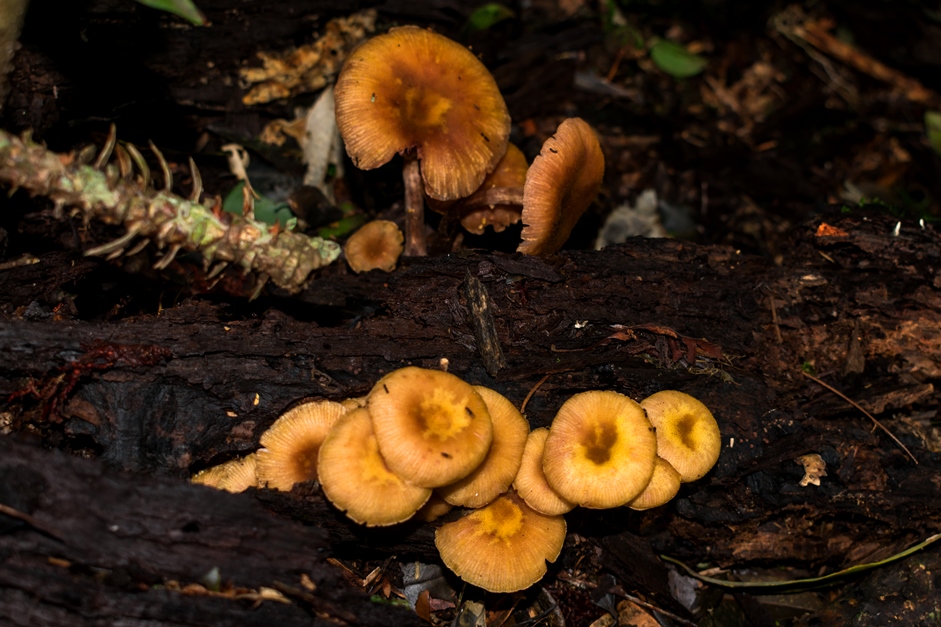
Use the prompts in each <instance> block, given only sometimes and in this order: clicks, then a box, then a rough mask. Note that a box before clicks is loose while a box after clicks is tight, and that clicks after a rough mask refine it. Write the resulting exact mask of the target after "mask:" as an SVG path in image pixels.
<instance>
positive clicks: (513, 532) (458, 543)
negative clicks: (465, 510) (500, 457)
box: [435, 492, 566, 592]
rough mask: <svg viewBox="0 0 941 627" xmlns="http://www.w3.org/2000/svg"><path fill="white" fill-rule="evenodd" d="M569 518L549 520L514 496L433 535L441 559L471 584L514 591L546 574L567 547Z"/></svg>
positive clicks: (499, 499)
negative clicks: (548, 567)
mask: <svg viewBox="0 0 941 627" xmlns="http://www.w3.org/2000/svg"><path fill="white" fill-rule="evenodd" d="M565 531H566V527H565V519H564V518H562V516H546V515H545V514H540V513H539V512H537V511H535V510H534V509H532V508H530V507H529V506H528V505H526V503H525V502H524V501H523V499H521V498H520V497H519V496H518V495H516V494H514V493H512V492H510V493H508V494H504V495H503V496H501V497H499V498H498V499H496V500H495V501H493V502H492V503H490V505H488V506H487V507H484V508H483V509H478V510H474V511H472V512H471V513H470V514H467V515H466V516H464V517H463V518H460V519H458V520H456V521H454V522H450V523H446V524H444V525H442V526H441V527H439V528H438V530H437V531H436V532H435V546H437V547H438V552H439V553H440V554H441V560H442V561H443V562H444V564H445V566H447V567H448V568H450V569H451V570H452V571H454V572H455V574H457V576H458V577H460V578H461V579H463V580H464V581H466V582H467V583H470V584H473V585H475V586H479V587H481V588H483V589H484V590H489V591H490V592H516V591H517V590H522V589H524V588H528V587H529V586H531V585H533V584H534V583H536V582H537V581H539V580H540V579H542V576H543V575H545V574H546V562H547V561H549V562H554V561H555V560H556V559H557V558H558V557H559V553H561V552H562V544H563V543H564V542H565Z"/></svg>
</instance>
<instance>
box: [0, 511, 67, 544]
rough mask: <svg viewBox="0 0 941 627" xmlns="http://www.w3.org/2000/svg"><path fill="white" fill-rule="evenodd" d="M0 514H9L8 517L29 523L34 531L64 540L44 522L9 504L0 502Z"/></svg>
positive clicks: (60, 540)
mask: <svg viewBox="0 0 941 627" xmlns="http://www.w3.org/2000/svg"><path fill="white" fill-rule="evenodd" d="M0 514H4V515H6V516H9V517H10V518H15V519H17V520H20V521H22V522H25V523H26V524H27V525H29V526H30V527H32V528H33V529H35V530H36V531H39V532H40V533H42V534H43V535H47V536H49V537H50V538H52V539H54V540H58V541H59V542H65V540H63V539H62V536H61V535H60V534H59V533H58V532H57V531H55V530H54V529H52V528H51V527H49V526H47V525H46V524H45V523H42V522H40V521H38V520H36V519H35V518H33V517H32V516H30V515H29V514H25V513H23V512H21V511H20V510H18V509H13V508H12V507H10V506H9V505H4V504H2V503H0Z"/></svg>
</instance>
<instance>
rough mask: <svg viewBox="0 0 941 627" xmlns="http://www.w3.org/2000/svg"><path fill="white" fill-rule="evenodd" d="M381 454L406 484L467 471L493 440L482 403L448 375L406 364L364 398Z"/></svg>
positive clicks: (445, 479) (432, 484) (433, 483)
mask: <svg viewBox="0 0 941 627" xmlns="http://www.w3.org/2000/svg"><path fill="white" fill-rule="evenodd" d="M366 407H367V409H368V410H369V414H370V415H371V416H372V422H373V429H375V432H376V441H377V442H378V444H379V450H380V452H381V453H382V457H383V458H384V459H385V460H386V464H388V466H389V468H390V469H391V470H392V472H394V473H395V474H397V475H399V476H400V477H402V478H403V479H405V480H406V481H408V482H409V483H412V484H414V485H417V486H422V487H425V488H437V487H440V486H444V485H448V484H449V483H454V482H455V481H457V480H459V479H463V478H464V477H466V476H467V475H469V474H470V473H471V472H472V471H473V470H474V469H475V468H477V466H479V465H480V464H481V462H483V460H484V458H485V457H486V456H487V451H488V450H489V449H490V443H491V441H492V439H493V425H492V423H491V420H490V412H489V411H488V410H487V405H486V403H484V400H483V399H482V398H481V397H480V394H478V393H477V392H475V391H474V388H472V387H471V385H470V384H469V383H465V382H464V381H462V380H461V379H459V378H458V377H455V376H454V375H453V374H448V373H447V372H442V371H440V370H426V369H424V368H416V367H414V366H408V367H405V368H400V369H399V370H396V371H394V372H391V373H389V374H387V375H386V376H384V377H383V378H381V379H379V381H378V382H377V383H376V385H375V386H374V387H373V389H372V391H371V392H370V393H369V395H368V396H367V398H366Z"/></svg>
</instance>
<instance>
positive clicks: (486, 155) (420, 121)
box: [334, 26, 510, 200]
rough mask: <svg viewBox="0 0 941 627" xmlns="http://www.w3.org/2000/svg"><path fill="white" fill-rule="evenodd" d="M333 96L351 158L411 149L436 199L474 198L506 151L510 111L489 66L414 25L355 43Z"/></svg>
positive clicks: (374, 159)
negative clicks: (474, 194) (471, 195)
mask: <svg viewBox="0 0 941 627" xmlns="http://www.w3.org/2000/svg"><path fill="white" fill-rule="evenodd" d="M334 97H335V99H336V116H337V126H338V127H339V129H340V134H341V135H342V136H343V141H344V142H345V143H346V151H347V153H348V154H349V155H350V158H351V159H352V160H353V163H354V164H355V165H356V166H357V167H359V168H362V169H364V170H370V169H373V168H377V167H379V166H380V165H382V164H384V163H386V162H388V161H389V160H390V159H391V158H392V157H393V156H394V155H395V154H396V153H403V152H405V151H409V150H413V149H414V150H415V152H416V154H417V157H418V158H419V159H420V160H421V174H422V178H423V179H424V181H425V192H426V193H427V194H428V195H429V196H431V197H432V198H437V199H439V200H453V199H456V198H462V197H464V196H469V195H470V194H471V193H473V192H474V190H475V189H477V188H478V187H480V184H481V182H482V181H483V180H484V177H485V176H486V175H487V173H488V172H490V171H491V170H493V169H494V167H495V166H496V165H497V162H498V161H500V158H501V157H502V156H503V153H504V152H505V151H506V144H507V139H508V137H509V133H510V115H509V112H508V111H507V109H506V103H504V101H503V96H502V95H501V94H500V90H499V88H498V87H497V83H496V81H494V80H493V77H492V76H491V75H490V72H489V71H488V70H487V68H486V67H484V65H483V63H481V62H480V60H479V59H478V58H477V57H476V56H474V54H473V53H472V52H471V51H470V50H468V49H467V48H465V47H464V46H462V45H461V44H459V43H457V42H455V41H452V40H450V39H448V38H447V37H443V36H441V35H438V34H436V33H433V32H431V31H429V30H425V29H423V28H418V27H417V26H403V27H400V28H393V29H391V30H389V32H388V33H386V34H384V35H379V36H377V37H373V38H372V39H369V40H368V41H366V42H365V43H363V44H362V45H360V46H359V47H358V48H356V49H355V50H354V51H353V52H352V53H351V54H350V56H349V58H347V60H346V62H345V63H344V64H343V70H342V71H341V72H340V76H339V78H338V79H337V84H336V88H335V90H334Z"/></svg>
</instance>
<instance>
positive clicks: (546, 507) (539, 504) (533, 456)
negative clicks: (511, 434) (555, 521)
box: [513, 427, 575, 516]
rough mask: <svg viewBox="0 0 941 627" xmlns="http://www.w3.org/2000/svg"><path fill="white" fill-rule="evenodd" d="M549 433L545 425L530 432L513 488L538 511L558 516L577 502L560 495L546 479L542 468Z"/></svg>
mask: <svg viewBox="0 0 941 627" xmlns="http://www.w3.org/2000/svg"><path fill="white" fill-rule="evenodd" d="M548 435H549V430H548V429H546V428H545V427H541V428H539V429H533V430H532V432H530V434H529V438H528V439H527V440H526V449H525V450H524V451H523V462H522V464H520V469H519V472H518V473H516V479H514V480H513V488H514V489H515V490H516V492H517V493H518V494H519V495H520V497H522V499H523V500H524V501H526V504H527V505H529V506H530V507H532V508H533V509H534V510H536V511H537V512H541V513H543V514H546V515H547V516H558V515H559V514H564V513H566V512H569V511H571V510H572V509H574V508H575V504H574V503H569V502H568V501H566V500H565V499H563V498H562V497H561V496H559V494H558V492H556V491H555V490H553V489H552V487H551V486H550V485H549V482H548V481H546V473H545V472H543V470H542V454H543V451H545V448H546V437H547V436H548Z"/></svg>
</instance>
